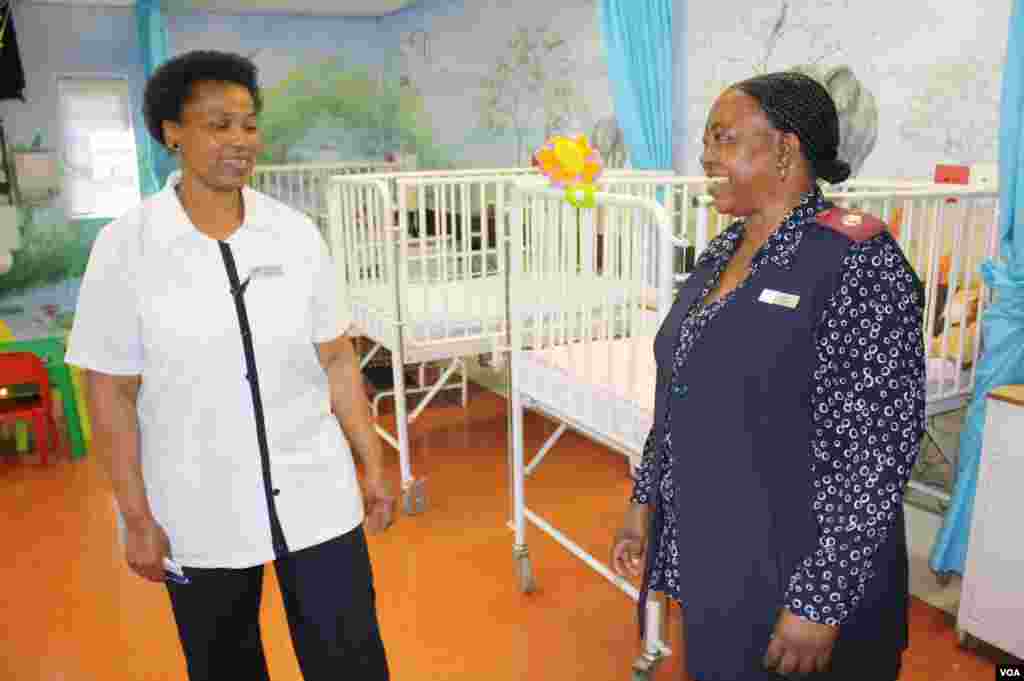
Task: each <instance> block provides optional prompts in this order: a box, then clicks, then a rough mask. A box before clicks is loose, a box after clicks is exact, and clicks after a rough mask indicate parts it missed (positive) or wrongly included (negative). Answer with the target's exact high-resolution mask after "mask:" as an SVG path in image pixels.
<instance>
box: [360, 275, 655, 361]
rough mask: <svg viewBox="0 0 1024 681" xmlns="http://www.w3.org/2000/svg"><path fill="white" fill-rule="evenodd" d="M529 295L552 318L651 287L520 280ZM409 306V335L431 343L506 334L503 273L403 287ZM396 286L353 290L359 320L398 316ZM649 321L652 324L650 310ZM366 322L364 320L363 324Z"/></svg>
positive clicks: (614, 302)
mask: <svg viewBox="0 0 1024 681" xmlns="http://www.w3.org/2000/svg"><path fill="white" fill-rule="evenodd" d="M520 290H521V291H522V292H523V300H528V301H530V310H529V314H530V315H531V316H534V315H537V316H538V317H541V318H545V319H550V318H551V317H552V315H556V314H565V313H566V312H567V311H569V310H572V309H575V310H576V311H577V312H580V311H583V310H587V309H590V310H593V309H594V308H595V307H596V306H599V305H600V306H602V307H605V308H606V309H607V307H614V306H618V305H622V304H624V303H625V302H626V301H628V300H642V301H644V302H645V303H646V301H647V298H646V296H648V295H649V294H648V293H647V292H646V291H641V292H640V293H635V292H634V293H632V294H631V292H630V291H629V290H628V289H627V288H626V287H625V286H623V284H622V282H621V281H618V280H615V279H610V278H606V277H574V278H572V279H571V280H563V279H560V278H555V279H552V280H545V281H528V282H525V283H524V284H522V285H521V286H520ZM401 295H402V299H403V301H404V303H405V310H406V311H407V316H406V319H404V320H403V321H404V322H405V328H406V340H407V341H408V342H409V343H412V344H429V343H435V342H444V341H450V340H453V339H460V338H466V337H471V336H481V335H483V336H494V335H496V334H504V330H503V329H504V321H505V315H506V309H505V296H506V288H505V278H504V276H503V275H498V276H489V277H481V278H478V279H470V280H462V281H453V282H444V283H441V282H437V283H431V284H428V285H425V284H413V285H410V286H407V287H406V288H404V289H403V290H402V294H401ZM394 296H395V292H394V290H393V289H392V288H391V286H390V285H383V284H382V285H377V286H372V287H363V288H361V289H359V290H357V291H353V292H351V293H350V295H349V303H350V305H351V306H352V309H353V317H354V318H355V319H356V320H357V323H358V322H365V323H366V324H372V323H373V322H374V321H377V322H383V323H385V324H386V323H387V322H389V321H391V320H392V319H393V317H392V315H393V312H394ZM644 319H645V320H646V321H644V322H643V323H646V324H648V325H650V324H651V321H650V317H649V315H644ZM360 325H362V324H360Z"/></svg>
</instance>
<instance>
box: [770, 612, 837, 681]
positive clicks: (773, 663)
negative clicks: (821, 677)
mask: <svg viewBox="0 0 1024 681" xmlns="http://www.w3.org/2000/svg"><path fill="white" fill-rule="evenodd" d="M838 636H839V627H834V626H831V625H828V624H818V623H817V622H811V621H810V620H805V619H803V618H802V617H798V616H797V615H794V614H793V613H792V612H790V611H789V609H788V608H783V609H782V612H781V613H780V614H779V618H778V620H776V622H775V631H774V633H773V635H772V639H771V641H770V642H769V643H768V651H767V652H766V653H765V655H764V666H765V668H766V669H768V670H770V671H773V672H775V673H777V674H782V675H783V676H788V675H790V674H810V673H811V672H816V671H817V672H823V671H825V670H827V669H828V665H829V661H830V660H831V658H832V647H833V646H834V645H835V643H836V638H838Z"/></svg>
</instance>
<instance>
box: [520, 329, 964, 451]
mask: <svg viewBox="0 0 1024 681" xmlns="http://www.w3.org/2000/svg"><path fill="white" fill-rule="evenodd" d="M653 343H654V339H653V337H650V336H640V337H635V338H628V339H616V340H610V341H598V342H593V343H587V344H575V345H563V346H558V347H551V348H545V349H543V350H535V351H530V352H524V353H520V354H519V355H518V356H517V358H516V361H515V362H514V366H513V371H514V381H515V385H516V386H517V387H518V390H520V391H521V392H522V393H523V394H525V395H527V396H529V397H530V398H532V399H534V400H536V401H537V402H539V403H540V404H541V405H543V406H544V407H545V408H546V409H547V410H549V411H554V412H556V414H557V415H560V416H563V417H565V418H567V419H568V420H569V421H571V422H573V423H574V424H575V425H576V426H577V427H580V429H581V430H583V431H584V432H585V433H588V434H593V435H596V436H598V438H599V439H605V440H609V441H611V442H612V443H614V444H617V445H618V446H619V447H620V448H622V449H624V450H626V451H627V452H631V456H632V457H634V458H635V457H636V456H638V455H639V454H640V453H641V452H642V451H643V445H644V440H645V439H646V438H647V434H648V432H649V431H650V428H651V425H652V424H653V422H654V421H653V414H654V391H655V385H654V384H655V376H656V371H655V362H654V350H653ZM927 371H928V386H927V392H928V401H929V402H931V401H933V400H939V399H949V398H951V397H956V396H963V395H964V392H965V387H966V386H967V385H969V384H968V380H969V371H966V370H964V371H962V372H958V371H957V367H956V365H955V363H953V362H950V361H948V360H943V359H939V358H935V357H932V358H929V360H928V366H927Z"/></svg>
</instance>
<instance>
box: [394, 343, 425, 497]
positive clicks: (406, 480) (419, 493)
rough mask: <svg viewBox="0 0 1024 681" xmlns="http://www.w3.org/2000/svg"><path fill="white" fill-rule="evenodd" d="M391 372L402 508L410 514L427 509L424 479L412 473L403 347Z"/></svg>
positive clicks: (396, 354) (395, 355)
mask: <svg viewBox="0 0 1024 681" xmlns="http://www.w3.org/2000/svg"><path fill="white" fill-rule="evenodd" d="M391 374H392V376H394V382H395V386H394V390H395V428H396V429H397V430H398V465H399V468H400V469H401V471H402V508H404V509H405V512H406V513H407V514H408V515H416V514H418V513H422V512H423V511H424V510H426V505H427V504H426V490H425V489H424V481H423V480H417V479H416V478H414V477H413V474H412V462H411V461H410V457H409V413H408V408H407V405H406V396H405V357H404V353H403V352H402V351H401V348H399V349H398V350H396V351H395V352H394V353H393V355H392V357H391Z"/></svg>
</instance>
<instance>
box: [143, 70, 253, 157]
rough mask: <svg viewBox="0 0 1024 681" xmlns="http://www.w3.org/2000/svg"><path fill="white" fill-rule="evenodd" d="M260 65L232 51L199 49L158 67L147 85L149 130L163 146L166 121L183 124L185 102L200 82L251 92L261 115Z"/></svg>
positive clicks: (145, 99)
mask: <svg viewBox="0 0 1024 681" xmlns="http://www.w3.org/2000/svg"><path fill="white" fill-rule="evenodd" d="M257 73H258V72H257V69H256V65H255V64H253V63H252V61H250V60H249V59H246V58H245V57H243V56H241V55H239V54H232V53H230V52H216V51H213V50H198V51H195V52H186V53H185V54H182V55H179V56H177V57H174V58H173V59H170V60H168V61H166V62H164V63H163V64H161V65H160V67H159V68H157V70H156V71H154V72H153V75H152V76H150V78H149V80H148V81H147V82H146V90H145V92H144V93H143V96H142V115H143V117H144V118H145V120H146V129H147V130H149V134H150V135H152V136H153V139H155V140H156V141H157V142H159V143H160V144H162V145H164V146H167V143H166V142H164V125H163V124H164V121H178V122H180V121H181V111H182V109H183V108H184V106H185V101H186V100H187V99H188V98H189V97H190V96H191V94H192V88H193V86H194V85H195V84H196V83H200V82H204V81H214V82H221V83H236V84H238V85H241V86H242V87H244V88H245V89H247V90H248V91H249V94H250V95H252V100H253V102H254V103H255V105H256V112H257V113H258V112H259V111H260V110H261V109H262V108H263V100H262V98H261V97H260V86H259V84H258V83H257Z"/></svg>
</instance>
